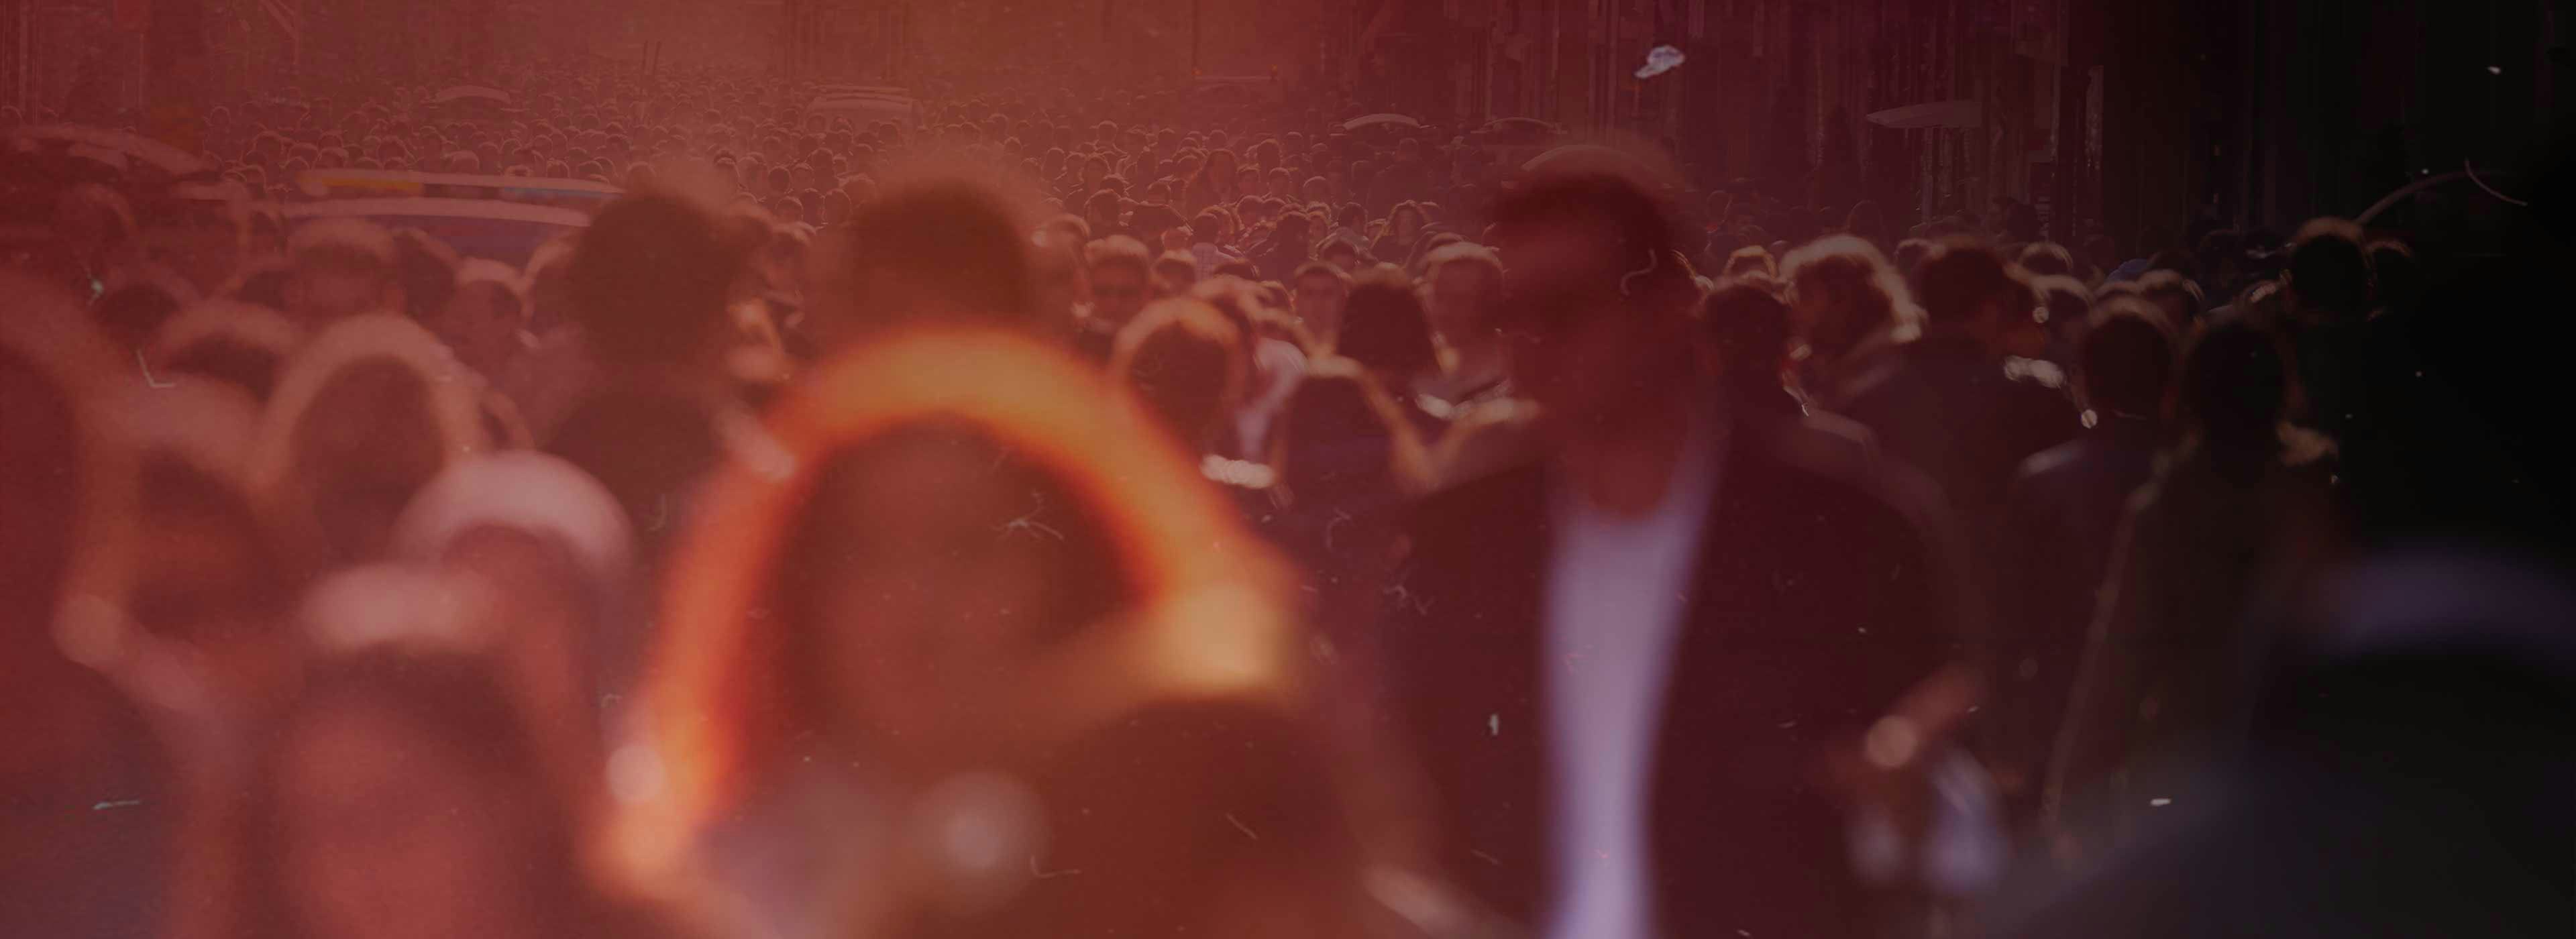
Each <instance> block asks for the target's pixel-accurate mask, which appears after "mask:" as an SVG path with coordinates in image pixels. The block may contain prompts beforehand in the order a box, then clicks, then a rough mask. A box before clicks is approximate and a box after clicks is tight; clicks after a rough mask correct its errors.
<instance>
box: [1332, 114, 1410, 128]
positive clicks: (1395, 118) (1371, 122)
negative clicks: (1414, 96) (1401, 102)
mask: <svg viewBox="0 0 2576 939" xmlns="http://www.w3.org/2000/svg"><path fill="white" fill-rule="evenodd" d="M1385 125H1393V126H1396V127H1404V128H1418V127H1421V126H1422V122H1421V121H1417V120H1414V119H1413V118H1410V117H1406V116H1404V115H1402V114H1370V115H1366V116H1363V117H1354V118H1351V119H1350V120H1347V121H1343V122H1342V129H1343V130H1359V129H1361V128H1363V127H1379V126H1385Z"/></svg>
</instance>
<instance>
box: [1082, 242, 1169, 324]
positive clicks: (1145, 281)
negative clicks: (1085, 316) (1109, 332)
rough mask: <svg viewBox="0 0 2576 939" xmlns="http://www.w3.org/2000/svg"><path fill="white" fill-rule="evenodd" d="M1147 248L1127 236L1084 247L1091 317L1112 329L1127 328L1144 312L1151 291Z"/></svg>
mask: <svg viewBox="0 0 2576 939" xmlns="http://www.w3.org/2000/svg"><path fill="white" fill-rule="evenodd" d="M1147 258H1148V255H1147V254H1146V252H1145V246H1144V245H1143V244H1141V243H1139V242H1137V241H1136V239H1133V238H1129V237H1127V236H1125V235H1113V236H1111V237H1108V238H1103V239H1101V240H1098V241H1094V242H1092V243H1090V244H1089V245H1085V246H1084V247H1083V260H1084V263H1085V264H1087V265H1088V266H1089V269H1090V277H1091V315H1092V316H1093V317H1095V318H1097V319H1099V320H1100V321H1101V322H1102V323H1104V324H1107V325H1110V326H1124V325H1126V324H1127V322H1128V321H1130V320H1133V319H1135V318H1136V314H1137V313H1138V312H1139V311H1142V310H1143V309H1144V308H1145V301H1146V299H1147V294H1148V293H1150V292H1151V288H1152V273H1151V272H1150V271H1148V270H1147V264H1148V261H1147Z"/></svg>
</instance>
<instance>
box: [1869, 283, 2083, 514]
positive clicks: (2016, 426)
mask: <svg viewBox="0 0 2576 939" xmlns="http://www.w3.org/2000/svg"><path fill="white" fill-rule="evenodd" d="M1913 280H1914V291H1915V297H1916V299H1917V300H1919V301H1921V302H1922V304H1923V312H1924V318H1925V322H1924V325H1923V335H1922V336H1921V338H1918V339H1916V340H1914V341H1913V342H1910V343H1907V344H1905V346H1904V347H1902V349H1900V350H1899V354H1898V355H1897V356H1896V357H1895V360H1894V362H1893V363H1892V364H1891V366H1890V367H1888V368H1885V369H1881V370H1879V371H1877V372H1876V373H1874V374H1871V375H1867V376H1864V377H1862V378H1861V379H1859V380H1857V381H1855V382H1854V383H1853V385H1852V386H1851V387H1849V388H1847V389H1844V391H1843V392H1842V394H1840V395H1839V396H1838V398H1837V400H1835V401H1833V402H1831V407H1829V410H1832V411H1834V412H1835V413H1837V414H1840V415H1842V416H1844V417H1848V418H1851V419H1853V420H1856V421H1859V422H1861V423H1862V424H1865V425H1867V426H1868V427H1869V429H1870V431H1871V432H1872V433H1874V434H1876V435H1877V437H1878V442H1879V444H1880V445H1881V446H1883V447H1885V448H1886V449H1887V452H1888V454H1889V455H1890V456H1894V457H1896V458H1897V459H1900V460H1903V461H1905V462H1906V463H1908V464H1911V465H1913V466H1914V467H1915V468H1917V469H1920V470H1922V471H1923V472H1924V473H1925V474H1926V475H1929V476H1931V477H1932V479H1933V481H1934V482H1936V483H1938V484H1940V486H1941V492H1942V495H1943V497H1944V498H1945V499H1947V500H1948V501H1949V504H1950V508H1951V509H1952V511H1953V512H1955V513H1956V514H1957V515H1958V517H1959V518H1960V520H1961V523H1962V524H1964V525H1966V526H1967V527H1968V529H1969V532H1968V534H1969V536H1970V537H1971V538H1972V539H1977V540H1978V543H1979V544H1981V545H1982V544H1983V543H1985V542H1984V538H1985V537H1986V535H1987V533H1990V532H1991V531H1992V529H1993V527H1994V525H1995V522H1996V518H1997V514H1998V511H1999V509H2000V508H2001V506H2002V504H2003V499H2004V491H2005V489H2006V488H2008V487H2009V486H2010V485H2011V484H2012V480H2013V474H2014V473H2015V472H2016V471H2017V470H2018V468H2019V467H2020V466H2021V461H2023V460H2025V459H2029V458H2030V456H2031V454H2034V453H2038V452H2039V451H2041V450H2045V449H2048V448H2050V447H2053V446H2056V445H2058V444H2060V443H2063V442H2065V441H2066V440H2067V439H2068V438H2071V437H2073V436H2075V433H2076V431H2077V430H2079V429H2080V426H2079V425H2078V423H2077V421H2076V414H2075V406H2074V404H2073V402H2072V401H2070V400H2069V399H2068V397H2067V394H2066V391H2065V389H2063V388H2059V387H2051V386H2050V385H2049V384H2047V382H2046V381H2045V380H2044V379H2043V378H2041V377H2039V376H2037V375H2033V374H2030V373H2008V372H2006V371H2005V369H2004V351H2003V349H2002V348H2001V344H2000V341H2001V339H2002V336H2003V328H2002V327H2003V325H2004V323H2005V322H2006V319H2007V318H2008V317H2016V316H2018V317H2028V316H2030V315H2031V313H2032V309H2033V308H2034V307H2035V306H2036V305H2037V301H2036V299H2035V298H2034V296H2033V294H2032V293H2031V290H2030V287H2029V285H2028V283H2026V282H2025V280H2024V279H2023V278H2022V277H2021V275H2020V274H2019V273H2018V272H2017V271H2015V270H2014V269H2012V268H2011V267H2009V266H2008V265H2006V264H2005V263H2004V260H2003V258H2002V257H2001V256H1999V255H1997V254H1996V253H1995V252H1994V250H1993V249H1991V248H1988V247H1986V246H1985V245H1984V244H1983V243H1981V242H1978V241H1976V240H1974V239H1969V238H1952V239H1948V240H1945V241H1943V242H1941V243H1939V244H1937V245H1934V246H1933V248H1932V250H1931V252H1929V253H1928V254H1926V255H1925V257H1924V259H1923V261H1922V263H1921V264H1920V265H1919V266H1917V267H1916V268H1915V272H1914V275H1913Z"/></svg>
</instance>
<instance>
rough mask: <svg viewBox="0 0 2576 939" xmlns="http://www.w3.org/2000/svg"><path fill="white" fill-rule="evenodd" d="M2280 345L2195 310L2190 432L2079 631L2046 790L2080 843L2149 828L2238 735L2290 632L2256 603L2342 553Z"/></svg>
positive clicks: (2045, 809) (2316, 452)
mask: <svg viewBox="0 0 2576 939" xmlns="http://www.w3.org/2000/svg"><path fill="white" fill-rule="evenodd" d="M2296 381H2297V378H2296V375H2295V373H2294V372H2293V371H2292V370H2291V363H2290V355H2289V349H2288V346H2287V344H2286V343H2285V342H2284V341H2283V339H2282V338H2281V336H2280V335H2279V334H2278V333H2277V332H2276V331H2275V328H2274V327H2273V326H2272V325H2271V324H2268V323H2263V322H2258V321H2257V320H2256V319H2255V318H2253V317H2249V316H2242V315H2237V316H2229V317H2224V318H2218V319H2211V320H2207V321H2204V322H2202V323H2201V324H2200V325H2199V326H2198V327H2196V328H2195V329H2194V330H2193V331H2192V334H2191V337H2190V339H2188V340H2186V341H2185V343H2184V345H2183V351H2182V357H2181V360H2180V363H2179V364H2178V365H2177V367H2176V369H2175V372H2174V388H2173V391H2172V393H2171V395H2170V400H2171V402H2172V407H2173V409H2174V410H2173V415H2174V419H2175V423H2176V427H2175V430H2176V432H2177V433H2178V435H2179V439H2178V440H2177V442H2176V443H2175V445H2174V449H2173V453H2172V455H2171V456H2170V457H2169V458H2168V459H2167V460H2165V462H2164V465H2163V466H2162V467H2161V469H2160V470H2159V471H2158V472H2157V474H2156V477H2155V479H2154V480H2153V481H2152V482H2151V483H2149V484H2148V486H2147V487H2146V488H2145V489H2144V490H2143V491H2141V492H2140V493H2139V494H2138V495H2137V497H2136V498H2135V500H2134V501H2133V504H2132V506H2131V507H2130V509H2129V511H2128V515H2127V520H2126V523H2125V527H2126V530H2125V532H2124V534H2123V536H2122V541H2121V543H2120V547H2119V549H2118V551H2117V553H2116V554H2115V556H2113V557H2112V558H2111V560H2110V563H2109V567H2108V568H2107V570H2106V574H2107V580H2106V581H2105V582H2104V584H2103V587H2102V596H2101V601H2100V603H2099V604H2098V606H2096V607H2094V609H2095V610H2096V611H2097V612H2096V613H2095V615H2094V618H2093V619H2092V621H2091V627H2090V629H2088V630H2087V632H2086V637H2087V638H2086V642H2085V646H2084V650H2083V653H2082V658H2081V662H2080V664H2079V665H2078V667H2077V671H2076V675H2075V679H2074V685H2073V688H2072V691H2071V692H2070V697H2069V701H2068V705H2067V708H2066V713H2065V719H2064V723H2063V725H2062V727H2061V730H2060V731H2059V733H2058V736H2057V740H2056V745H2055V748H2054V752H2053V753H2052V755H2051V757H2050V762H2049V768H2048V776H2047V779H2046V783H2045V788H2044V789H2043V791H2042V794H2041V806H2040V808H2041V811H2042V813H2043V820H2044V822H2045V823H2046V824H2048V825H2049V827H2050V828H2051V829H2053V830H2054V832H2055V833H2056V834H2057V836H2058V837H2060V838H2062V839H2063V840H2064V841H2065V842H2066V843H2068V844H2071V845H2073V846H2075V848H2076V850H2077V851H2078V852H2080V853H2092V852H2098V851H2101V850H2103V849H2106V848H2109V847H2111V846H2112V845H2114V844H2116V843H2117V842H2118V841H2120V840H2121V839H2122V838H2123V837H2139V838H2149V837H2153V836H2154V834H2155V833H2156V832H2157V831H2158V828H2159V826H2157V825H2155V824H2153V823H2152V821H2153V819H2152V816H2151V815H2150V814H2149V813H2152V812H2153V811H2154V809H2153V808H2152V807H2151V804H2150V801H2149V800H2150V798H2151V797H2161V796H2162V795H2163V793H2164V791H2165V790H2163V789H2162V788H2152V789H2150V788H2146V787H2161V786H2163V785H2164V784H2165V780H2167V779H2169V778H2171V776H2172V774H2173V773H2176V772H2181V771H2185V770H2186V769H2187V768H2189V767H2192V766H2196V765H2200V764H2201V763H2202V762H2203V761H2205V760H2207V759H2209V758H2212V757H2214V756H2217V755H2219V754H2222V753H2226V752H2233V751H2235V750H2236V749H2238V748H2239V747H2241V746H2242V745H2243V738H2242V732H2243V728H2244V724H2243V722H2242V716H2243V715H2244V714H2246V713H2247V712H2248V711H2249V710H2251V708H2252V707H2253V705H2254V703H2255V701H2256V700H2257V697H2258V695H2259V694H2260V693H2261V691H2262V689H2261V688H2260V687H2258V685H2257V684H2256V681H2255V675H2256V673H2255V672H2254V670H2253V669H2252V668H2251V666H2252V665H2253V664H2255V663H2258V662H2260V661H2262V659H2263V657H2264V656H2266V655H2267V654H2269V653H2271V652H2272V651H2274V650H2275V648H2276V647H2277V644H2278V643H2279V641H2280V640H2281V638H2282V637H2280V636H2277V635H2274V634H2272V633H2270V632H2269V631H2268V630H2266V629H2265V628H2264V626H2265V624H2266V623H2267V622H2271V621H2272V620H2271V618H2268V617H2263V616H2258V615H2256V614H2257V613H2258V607H2259V606H2260V605H2261V604H2264V603H2265V602H2266V601H2267V599H2268V598H2272V597H2281V596H2295V595H2298V592H2299V591H2300V590H2301V589H2302V588H2303V587H2305V586H2306V585H2307V584H2308V583H2309V580H2310V578H2312V577H2313V576H2315V575H2316V573H2317V572H2319V571H2320V570H2322V569H2323V568H2324V565H2325V564H2326V563H2327V562H2328V561H2329V560H2331V559H2332V557H2333V555H2334V553H2335V538H2334V534H2333V525H2332V519H2333V509H2332V507H2331V502H2330V497H2329V495H2328V493H2327V490H2326V486H2325V479H2326V474H2327V473H2328V472H2329V469H2328V467H2327V466H2326V465H2325V463H2324V460H2325V459H2326V458H2327V456H2328V453H2329V450H2330V448H2329V447H2328V446H2327V445H2326V443H2325V442H2324V441H2322V440H2320V439H2317V438H2315V437H2314V436H2313V435H2302V434H2297V433H2285V432H2284V425H2283V419H2284V418H2286V417H2287V416H2288V415H2289V411H2288V408H2289V405H2290V402H2291V401H2292V400H2293V395H2294V388H2295V386H2296V385H2295V383H2296ZM2097 803H2098V808H2095V806H2096V804H2097Z"/></svg>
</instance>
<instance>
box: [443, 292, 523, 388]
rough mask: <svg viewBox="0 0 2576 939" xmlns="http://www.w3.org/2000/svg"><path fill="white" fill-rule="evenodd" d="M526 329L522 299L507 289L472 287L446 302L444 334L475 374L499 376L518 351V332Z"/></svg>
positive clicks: (455, 294)
mask: <svg viewBox="0 0 2576 939" xmlns="http://www.w3.org/2000/svg"><path fill="white" fill-rule="evenodd" d="M526 325H527V318H526V315H525V311H523V310H521V309H520V306H519V298H518V296H517V295H515V294H513V293H511V292H510V291H509V290H508V289H507V288H504V287H502V286H500V285H498V284H491V283H472V284H467V285H465V286H463V287H460V288H458V289H457V291H456V293H454V294H453V295H450V296H449V297H448V300H447V311H446V316H445V323H444V327H445V328H444V329H443V330H442V332H444V333H445V334H446V336H447V339H448V341H449V342H451V343H454V344H455V346H456V352H457V356H458V357H459V358H462V359H464V360H465V363H466V364H468V365H471V366H473V367H474V369H475V370H476V371H479V372H482V373H483V374H485V375H487V376H488V375H499V374H500V370H501V368H502V367H503V366H505V365H508V364H509V362H510V360H511V359H512V358H514V357H516V355H517V353H518V351H519V330H520V329H521V328H523V327H524V326H526Z"/></svg>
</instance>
